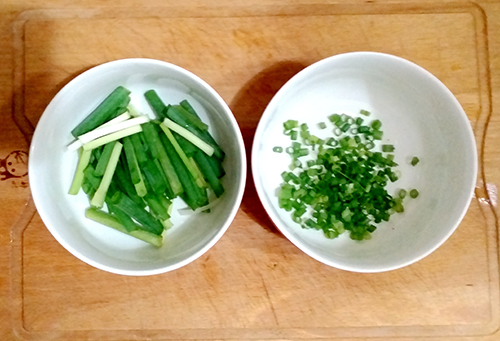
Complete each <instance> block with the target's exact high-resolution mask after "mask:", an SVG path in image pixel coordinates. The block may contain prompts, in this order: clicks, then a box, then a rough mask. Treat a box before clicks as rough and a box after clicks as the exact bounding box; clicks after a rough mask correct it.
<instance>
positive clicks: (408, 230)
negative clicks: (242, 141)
mask: <svg viewBox="0 0 500 341" xmlns="http://www.w3.org/2000/svg"><path fill="white" fill-rule="evenodd" d="M361 109H365V110H368V111H370V112H371V113H372V115H371V116H370V117H369V118H370V119H380V120H381V121H382V124H383V127H382V129H383V131H384V140H383V141H382V142H388V143H391V144H393V145H394V146H395V147H396V159H395V161H396V162H397V163H398V164H399V165H400V166H399V167H398V168H399V169H400V171H401V174H402V176H401V178H400V180H398V181H397V182H396V183H394V184H393V186H392V187H391V188H390V190H389V193H391V194H394V193H395V190H396V189H397V188H405V189H411V188H416V189H417V190H418V191H419V192H420V195H419V197H418V198H417V199H414V200H411V199H407V200H406V201H405V212H404V213H403V214H395V215H393V216H391V219H390V221H389V222H387V223H382V224H379V225H378V228H377V230H376V231H375V232H374V233H373V235H372V239H371V240H365V241H362V242H357V241H353V240H351V239H350V238H349V236H348V234H347V233H344V234H342V235H341V236H340V237H339V238H337V239H327V238H325V237H324V236H323V233H322V232H321V231H316V230H311V229H302V228H301V227H300V226H299V225H298V224H295V223H294V222H293V221H292V219H291V215H290V213H288V212H286V211H284V210H282V209H280V208H279V205H278V200H277V196H276V190H277V188H279V185H280V183H281V182H282V179H281V176H280V174H281V172H283V171H284V170H288V168H287V167H288V165H289V164H290V159H289V156H288V155H287V154H286V153H281V154H278V153H275V152H273V150H272V148H273V147H274V146H283V147H286V146H289V145H290V139H289V138H288V137H287V136H284V135H283V122H284V121H286V120H288V119H296V120H298V121H299V122H305V123H308V125H309V127H310V128H311V130H313V131H314V132H315V133H316V134H318V135H319V136H320V137H324V136H325V135H324V134H325V131H329V132H330V134H331V130H329V129H328V130H320V129H318V128H316V124H317V123H318V122H322V121H324V122H328V118H327V117H328V116H329V115H331V114H332V113H335V112H336V113H350V114H356V113H359V111H360V110H361ZM315 128H316V130H315ZM412 156H418V157H419V159H420V163H419V164H417V165H416V166H415V167H413V166H411V165H410V164H409V159H411V157H412ZM252 172H253V177H254V181H255V186H256V188H257V193H258V195H259V197H260V199H261V201H262V203H263V205H264V208H265V209H266V211H267V213H268V214H269V216H270V217H271V219H272V220H273V222H274V223H275V224H276V226H277V227H278V228H279V230H280V231H281V232H282V233H283V234H284V235H285V236H286V237H287V238H288V239H289V240H290V241H291V242H292V243H293V244H295V245H296V246H297V247H298V248H299V249H301V250H302V251H304V252H305V253H306V254H308V255H309V256H311V257H313V258H315V259H317V260H318V261H320V262H323V263H325V264H327V265H330V266H333V267H336V268H339V269H344V270H350V271H355V272H381V271H388V270H394V269H397V268H401V267H404V266H407V265H409V264H412V263H414V262H416V261H418V260H420V259H422V258H423V257H425V256H427V255H429V254H430V253H431V252H433V251H434V250H436V249H437V248H438V247H439V246H440V245H441V244H443V243H444V242H445V241H446V240H447V239H448V237H449V236H450V235H451V234H452V233H453V232H454V231H455V229H456V228H457V226H458V225H459V223H460V221H461V220H462V218H463V216H464V215H465V213H466V211H467V208H468V206H469V204H470V201H471V197H472V195H473V190H474V186H475V183H476V174H477V154H476V146H475V140H474V135H473V132H472V129H471V126H470V123H469V121H468V119H467V116H466V114H465V112H464V110H463V109H462V107H461V106H460V104H459V102H458V101H457V99H456V98H455V97H454V96H453V94H452V93H451V91H450V90H448V89H447V88H446V86H445V85H443V83H441V82H440V81H439V80H438V79H437V78H436V77H434V76H433V75H432V74H431V73H429V72H428V71H426V70H424V69H423V68H421V67H420V66H417V65H415V64H414V63H412V62H409V61H407V60H405V59H402V58H399V57H396V56H392V55H387V54H382V53H374V52H353V53H346V54H341V55H336V56H332V57H330V58H326V59H324V60H321V61H319V62H317V63H315V64H313V65H311V66H309V67H307V68H306V69H304V70H302V71H301V72H299V73H298V74H297V75H295V76H294V77H293V78H292V79H290V80H289V81H288V82H287V83H286V84H285V85H284V86H283V87H282V88H281V89H280V90H279V91H278V93H277V94H276V95H275V96H274V98H273V99H272V100H271V102H270V103H269V105H268V107H267V108H266V110H265V112H264V114H263V115H262V118H261V120H260V122H259V125H258V128H257V131H256V134H255V139H254V143H253V151H252ZM391 190H392V191H393V192H391Z"/></svg>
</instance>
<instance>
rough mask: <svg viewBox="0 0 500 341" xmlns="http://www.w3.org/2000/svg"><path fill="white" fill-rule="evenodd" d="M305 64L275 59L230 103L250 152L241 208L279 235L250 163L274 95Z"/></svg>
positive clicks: (261, 224) (248, 152)
mask: <svg viewBox="0 0 500 341" xmlns="http://www.w3.org/2000/svg"><path fill="white" fill-rule="evenodd" d="M306 66H307V65H304V64H302V63H299V62H296V61H282V62H279V63H276V64H274V65H272V66H270V67H268V68H266V69H264V70H262V71H261V72H259V73H258V74H257V75H255V76H254V77H253V78H252V79H250V80H249V81H248V82H247V83H246V84H245V85H244V86H243V87H242V88H241V89H240V90H239V91H238V93H237V94H236V96H235V97H234V99H233V101H232V102H231V103H230V107H231V110H232V112H233V114H234V115H235V117H236V119H237V120H238V123H239V125H240V129H241V133H242V135H243V140H244V143H245V150H246V155H247V174H248V175H247V179H246V187H245V193H244V194H243V200H242V203H241V209H242V210H243V211H244V212H245V213H246V214H247V215H248V216H249V217H250V218H251V219H252V220H254V221H255V222H256V223H258V224H259V225H260V226H262V227H264V228H265V229H266V230H268V231H270V232H273V233H275V234H277V235H280V236H282V235H281V233H280V232H279V230H278V229H277V228H276V226H275V225H274V224H273V222H272V220H271V219H270V218H269V216H268V215H267V212H266V211H265V209H264V206H263V205H262V203H261V201H260V199H259V197H258V194H257V190H256V188H255V184H254V181H253V176H252V165H251V158H252V157H251V156H252V144H253V139H254V136H255V130H256V129H257V125H258V123H259V121H260V118H261V116H262V114H263V113H264V110H265V109H266V107H267V105H268V104H269V102H270V101H271V99H272V98H273V97H274V95H275V94H276V93H277V92H278V90H279V89H280V88H281V87H282V86H283V85H284V84H285V83H286V82H287V81H288V80H290V78H292V77H293V76H294V75H295V74H297V73H298V72H299V71H301V70H303V69H304V68H305V67H306ZM283 238H284V237H283Z"/></svg>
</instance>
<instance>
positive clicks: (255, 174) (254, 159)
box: [251, 51, 478, 273]
mask: <svg viewBox="0 0 500 341" xmlns="http://www.w3.org/2000/svg"><path fill="white" fill-rule="evenodd" d="M356 56H364V57H382V58H386V59H392V60H393V61H395V62H397V63H400V64H405V65H406V66H408V67H411V68H413V69H415V70H417V71H419V72H420V73H422V74H423V75H425V76H427V77H428V78H429V79H430V80H431V81H432V82H433V83H435V84H436V85H437V86H438V87H439V88H440V89H441V90H442V91H443V92H444V93H445V94H447V95H448V97H449V100H450V101H451V103H453V105H454V106H455V107H456V109H457V110H456V113H457V115H459V120H460V121H462V122H469V125H468V129H467V136H464V138H467V139H468V144H469V145H470V146H471V151H472V155H473V158H472V159H471V161H472V163H473V165H472V176H471V178H470V179H469V180H468V182H469V183H468V187H467V188H464V190H467V193H468V194H467V197H468V199H467V201H466V204H465V205H464V207H463V208H462V212H461V213H460V214H459V215H457V218H456V219H455V223H454V224H453V226H452V227H451V228H450V229H449V231H448V233H447V234H445V235H444V237H443V238H442V239H441V240H439V241H438V242H437V243H435V244H434V245H433V246H432V247H431V248H429V249H427V250H426V251H425V252H423V253H422V254H420V255H419V256H418V257H414V258H412V259H410V260H408V261H406V262H401V263H398V264H395V265H392V266H376V267H375V266H374V267H370V268H368V267H356V266H344V265H342V264H339V263H337V262H336V261H334V260H329V259H326V258H323V257H321V256H319V255H318V254H316V253H315V252H314V251H313V250H310V249H309V248H308V247H306V246H305V245H304V243H303V242H302V241H301V240H300V238H298V237H295V236H294V234H293V233H291V232H289V227H288V226H286V224H281V223H280V219H279V218H278V216H277V215H275V214H274V213H273V210H272V209H271V207H270V206H271V204H270V203H268V202H267V200H266V196H265V193H266V191H265V190H264V188H263V187H262V184H261V182H260V180H259V170H258V167H257V165H258V164H259V162H258V155H257V149H258V144H259V140H260V138H261V136H262V134H263V130H264V122H265V121H268V119H269V117H271V111H272V110H273V109H274V108H275V107H276V103H278V102H279V100H280V98H281V97H282V96H283V94H285V93H286V92H287V91H288V89H290V88H293V87H294V86H295V84H296V83H298V82H299V81H301V80H303V78H304V77H306V76H307V75H308V74H309V73H311V72H314V71H315V70H316V69H317V68H321V67H323V66H324V65H325V64H330V63H335V62H336V61H337V60H340V59H343V58H350V57H356ZM251 167H252V178H253V182H254V184H255V188H256V191H257V195H258V197H259V200H260V201H261V203H262V206H263V207H264V209H265V211H266V213H267V215H268V216H269V218H270V219H271V221H272V222H273V224H274V225H275V226H276V227H277V228H278V230H279V231H280V232H281V233H282V234H283V235H284V236H285V237H286V238H287V239H288V240H289V241H290V242H291V243H292V244H294V245H295V246H296V247H297V248H298V249H300V250H301V251H302V252H304V253H305V254H307V255H308V256H310V257H311V258H313V259H315V260H317V261H319V262H321V263H323V264H326V265H328V266H331V267H334V268H337V269H340V270H345V271H350V272H357V273H380V272H387V271H393V270H397V269H401V268H404V267H406V266H409V265H411V264H414V263H416V262H418V261H420V260H421V259H423V258H425V257H427V256H428V255H430V254H431V253H433V252H434V251H436V249H438V248H439V247H440V246H441V245H443V244H444V243H445V242H446V241H447V240H448V239H449V238H450V236H451V235H452V234H453V233H454V232H455V230H456V229H457V228H458V226H459V225H460V223H461V222H462V220H463V218H464V216H465V214H466V213H467V211H468V208H469V206H470V204H471V200H472V198H473V196H474V189H475V186H476V183H477V176H478V151H477V143H476V140H475V136H474V131H473V129H472V126H471V125H470V121H469V119H468V117H467V114H466V113H465V110H464V109H463V107H462V106H461V104H460V102H459V101H458V99H457V98H456V97H455V95H454V94H453V93H452V92H451V90H450V89H448V87H446V85H445V84H444V83H443V82H442V81H441V80H440V79H438V78H437V77H436V76H435V75H434V74H432V73H431V72H429V71H428V70H426V69H424V68H423V67H422V66H420V65H418V64H416V63H414V62H412V61H410V60H407V59H405V58H402V57H399V56H396V55H393V54H388V53H383V52H375V51H352V52H345V53H340V54H336V55H332V56H330V57H326V58H323V59H321V60H318V61H316V62H314V63H312V64H310V65H309V66H307V67H305V68H304V69H302V70H301V71H299V72H298V73H296V74H295V75H294V76H293V77H292V78H290V79H289V80H288V81H287V82H286V83H285V84H284V85H283V86H282V87H281V88H280V89H279V90H278V91H277V92H276V94H275V95H274V96H273V98H272V99H271V101H270V102H269V104H268V105H267V106H266V109H265V110H264V112H263V114H262V116H261V118H260V120H259V123H258V125H257V129H256V131H255V135H254V140H253V143H252V155H251Z"/></svg>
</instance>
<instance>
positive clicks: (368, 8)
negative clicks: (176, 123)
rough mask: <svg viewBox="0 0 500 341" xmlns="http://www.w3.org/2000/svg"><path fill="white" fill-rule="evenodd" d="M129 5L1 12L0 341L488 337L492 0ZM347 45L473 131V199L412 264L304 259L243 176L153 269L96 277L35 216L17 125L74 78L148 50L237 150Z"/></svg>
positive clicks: (493, 211)
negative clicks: (185, 242) (422, 74)
mask: <svg viewBox="0 0 500 341" xmlns="http://www.w3.org/2000/svg"><path fill="white" fill-rule="evenodd" d="M140 4H142V2H138V3H134V2H127V3H118V2H116V3H108V4H106V5H103V4H100V3H98V2H96V3H94V2H91V1H89V2H87V3H86V4H81V5H80V6H83V7H77V5H67V4H66V3H65V2H64V1H50V0H49V1H45V2H43V3H42V2H40V3H38V2H36V1H19V2H15V1H12V3H9V2H8V3H7V4H6V6H5V7H4V8H2V6H0V11H2V12H0V15H1V17H0V18H3V19H4V20H2V24H0V27H1V28H0V34H1V36H0V37H1V40H0V51H1V52H0V62H1V63H0V79H1V82H0V89H1V90H2V91H0V108H1V109H2V110H1V111H0V115H1V116H0V117H1V121H0V122H1V123H0V192H1V193H2V196H1V199H0V203H1V204H2V205H1V207H2V214H1V215H0V228H1V234H0V269H1V271H0V340H25V339H26V340H66V339H67V340H79V339H82V340H90V339H92V340H94V339H96V340H122V339H127V340H144V339H148V340H149V339H151V340H159V339H162V340H163V339H210V340H214V339H238V340H246V339H249V340H250V339H311V340H316V339H343V340H344V339H345V340H359V339H366V340H370V339H382V340H396V339H397V340H413V339H416V338H423V339H426V340H429V339H436V340H442V339H446V340H499V339H500V332H499V327H500V312H499V308H500V296H499V289H500V285H499V283H500V282H499V267H498V260H499V258H498V256H499V250H498V222H497V212H498V211H497V186H498V184H499V183H500V174H499V171H498V166H499V164H500V163H499V160H498V158H499V153H498V148H497V146H499V145H500V143H499V142H500V137H499V134H498V132H499V131H500V130H499V129H500V127H499V122H500V120H499V118H498V109H497V108H496V107H497V106H498V101H499V100H500V98H499V90H500V77H499V72H498V71H499V62H500V60H499V58H498V57H497V56H498V55H499V52H500V39H499V38H498V37H499V36H500V35H499V33H500V3H499V2H498V1H489V2H486V1H485V2H481V3H479V4H472V3H468V2H417V3H411V4H410V3H405V2H402V3H394V2H382V1H380V2H378V1H366V2H365V1H363V2H361V1H360V2H347V1H344V2H342V1H340V2H339V3H335V4H334V3H329V2H327V1H324V2H322V1H319V2H314V3H309V4H307V3H305V2H303V3H299V2H296V1H273V2H266V1H264V0H262V1H253V2H251V3H248V4H234V3H231V2H226V3H222V2H220V3H217V4H215V3H213V4H212V3H211V2H208V1H207V2H199V1H197V2H195V1H183V2H182V3H175V2H161V1H156V2H155V1H149V2H148V4H150V5H151V6H146V5H140ZM361 50H363V51H379V52H385V53H391V54H395V55H398V56H400V57H403V58H406V59H409V60H411V61H413V62H415V63H417V64H419V65H421V66H423V67H424V68H426V69H427V70H429V71H430V72H432V73H433V74H435V75H436V76H437V77H438V78H439V79H441V80H442V81H443V82H444V84H445V85H446V86H447V87H448V88H449V89H450V90H451V91H452V92H453V93H454V94H455V95H456V97H457V98H458V100H459V101H460V103H461V104H462V106H463V107H464V109H465V111H466V113H467V115H468V117H469V119H470V121H471V124H472V127H473V129H474V132H475V136H476V142H477V145H478V152H479V155H480V160H479V165H480V172H479V176H478V180H477V188H476V195H475V197H474V198H473V201H472V203H471V206H470V208H469V210H468V212H467V215H466V216H465V218H464V220H463V222H462V223H461V225H460V226H459V228H458V229H457V231H456V232H455V233H454V234H453V236H452V237H451V238H450V239H449V240H448V241H447V242H446V243H445V244H444V245H443V246H442V247H440V248H439V249H438V250H437V251H436V252H434V253H433V254H432V255H430V256H428V257H426V258H425V259H423V260H422V261H420V262H418V263H416V264H414V265H411V266H409V267H406V268H404V269H400V270H396V271H392V272H387V273H381V274H356V273H350V272H346V271H341V270H337V269H334V268H330V267H328V266H325V265H323V264H321V263H318V262H317V261H315V260H313V259H311V258H310V257H308V256H306V255H305V254H303V253H302V252H301V251H300V250H298V249H297V248H296V247H294V246H293V245H292V244H291V243H290V242H289V241H288V240H287V239H286V238H284V237H283V236H281V235H280V233H279V232H278V231H277V230H276V228H275V227H274V226H273V224H272V222H271V221H270V220H269V218H268V217H267V215H266V213H265V211H264V209H263V208H262V206H261V204H260V202H259V199H258V197H257V195H256V192H255V188H254V185H253V182H252V178H251V172H250V169H249V177H248V180H247V187H246V192H245V195H244V198H243V202H242V205H241V207H240V209H239V212H238V214H237V216H236V218H235V220H234V222H233V223H232V225H231V227H230V228H229V230H228V231H227V233H226V234H225V235H224V236H223V237H222V239H221V240H220V241H219V242H218V243H217V244H216V245H215V246H214V247H213V248H212V249H211V250H209V252H207V253H206V254H205V255H204V256H202V257H201V258H199V259H198V260H196V261H195V262H193V263H192V264H190V265H188V266H185V267H183V268H181V269H179V270H176V271H173V272H171V273H167V274H164V275H158V276H150V277H143V278H135V277H126V276H119V275H113V274H109V273H106V272H103V271H100V270H96V269H94V268H92V267H90V266H88V265H86V264H84V263H82V262H81V261H79V260H78V259H76V258H75V257H73V256H72V255H70V254H69V253H68V252H67V251H66V250H64V249H63V248H62V247H61V246H60V245H59V244H58V243H57V242H56V241H55V239H54V238H53V237H52V236H51V235H50V233H49V232H48V230H47V229H46V228H45V226H44V224H43V222H42V221H41V219H40V217H39V216H38V214H37V213H36V209H35V207H34V205H33V202H32V201H31V199H30V192H29V181H28V176H27V155H28V154H27V153H28V148H29V142H30V138H31V135H32V133H33V129H34V127H35V126H36V124H37V122H38V120H39V118H40V116H41V114H42V112H43V110H44V108H45V107H46V106H47V104H48V103H49V101H50V100H51V98H52V97H53V96H54V95H55V94H56V93H57V91H58V90H59V89H60V88H61V87H62V86H64V85H65V84H66V83H67V82H68V81H70V80H71V79H72V78H73V77H75V76H76V75H78V74H80V73H81V72H83V71H84V70H86V69H88V68H90V67H92V66H95V65H98V64H100V63H103V62H106V61H110V60H115V59H120V58H127V57H148V58H156V59H161V60H165V61H168V62H171V63H174V64H177V65H179V66H182V67H184V68H186V69H188V70H190V71H192V72H194V73H195V74H197V75H199V76H200V77H201V78H203V79H204V80H206V81H207V82H208V83H209V84H210V85H211V86H213V87H214V88H215V89H216V90H217V91H218V92H219V93H220V94H221V96H222V97H223V98H224V99H225V100H226V102H227V103H228V104H229V106H230V107H231V109H232V111H233V113H234V115H235V117H236V119H237V121H238V123H239V125H240V128H241V131H242V133H243V136H244V139H245V143H246V146H247V153H248V155H250V152H251V150H250V149H251V143H252V139H253V135H254V132H255V128H256V126H257V124H258V121H259V118H260V116H261V114H262V112H263V110H264V108H265V106H266V105H267V103H268V102H269V100H270V99H271V98H272V96H273V95H274V94H275V93H276V91H277V90H278V89H279V88H280V87H281V86H282V85H283V84H284V83H285V82H286V81H287V80H288V79H290V78H291V77H292V76H293V75H294V74H296V73H297V72H298V71H300V70H302V69H303V68H304V67H306V66H308V65H310V64H311V63H313V62H316V61H318V60H320V59H322V58H325V57H328V56H331V55H334V54H338V53H343V52H348V51H361ZM68 114H71V113H68ZM54 129H57V127H54ZM443 214H446V212H443Z"/></svg>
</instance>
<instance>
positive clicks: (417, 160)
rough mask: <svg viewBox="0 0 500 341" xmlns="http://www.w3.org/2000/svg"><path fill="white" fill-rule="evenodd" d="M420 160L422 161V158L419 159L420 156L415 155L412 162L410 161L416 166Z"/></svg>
mask: <svg viewBox="0 0 500 341" xmlns="http://www.w3.org/2000/svg"><path fill="white" fill-rule="evenodd" d="M419 161H420V160H419V158H418V157H416V156H414V157H413V158H412V159H411V162H410V163H411V165H412V166H416V165H417V163H419Z"/></svg>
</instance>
